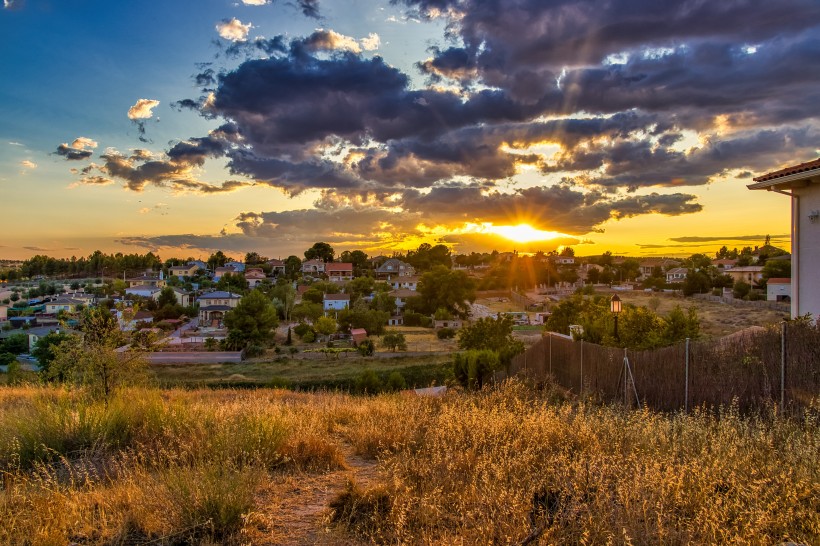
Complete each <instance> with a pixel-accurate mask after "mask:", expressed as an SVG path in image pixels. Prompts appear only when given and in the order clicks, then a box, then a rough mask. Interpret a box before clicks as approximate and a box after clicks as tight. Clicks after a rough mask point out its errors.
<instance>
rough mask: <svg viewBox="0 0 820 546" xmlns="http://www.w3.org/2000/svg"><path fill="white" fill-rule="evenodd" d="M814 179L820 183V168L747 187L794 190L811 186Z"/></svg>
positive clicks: (752, 188) (753, 188)
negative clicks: (787, 188) (807, 185)
mask: <svg viewBox="0 0 820 546" xmlns="http://www.w3.org/2000/svg"><path fill="white" fill-rule="evenodd" d="M813 178H817V179H818V181H820V167H818V168H816V169H811V170H809V171H803V172H799V173H794V174H789V175H786V176H779V177H777V178H772V179H770V180H763V181H761V182H757V183H755V184H749V185H747V186H746V187H747V188H749V189H750V190H770V189H774V188H782V187H789V188H794V187H799V186H803V185H806V184H809V183H810V182H812V180H811V179H813Z"/></svg>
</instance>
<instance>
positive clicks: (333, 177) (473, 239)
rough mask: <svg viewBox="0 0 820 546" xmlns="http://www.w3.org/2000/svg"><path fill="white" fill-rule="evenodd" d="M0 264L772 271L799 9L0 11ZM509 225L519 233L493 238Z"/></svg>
mask: <svg viewBox="0 0 820 546" xmlns="http://www.w3.org/2000/svg"><path fill="white" fill-rule="evenodd" d="M0 44H1V45H0V69H1V71H0V73H1V74H2V83H0V203H2V210H3V224H2V225H3V228H2V237H0V257H2V258H27V257H30V256H32V255H34V254H48V255H51V256H60V257H68V256H71V255H77V256H80V255H88V254H90V253H91V252H93V251H94V250H95V249H100V250H103V251H105V252H115V251H121V252H125V253H133V252H139V253H144V252H146V251H148V250H152V251H155V252H159V254H160V255H161V256H162V257H163V258H168V257H172V256H178V257H186V256H194V257H199V256H205V257H206V256H207V255H208V254H210V253H211V252H212V251H214V250H217V249H221V250H223V251H225V252H226V253H227V254H229V255H233V256H241V255H244V253H245V252H248V251H251V250H253V251H258V252H259V253H260V254H264V255H267V256H270V257H279V256H281V257H285V256H287V255H289V254H297V255H300V256H301V254H302V253H303V252H304V250H305V249H306V248H308V247H310V246H311V245H312V244H313V243H314V242H316V241H326V242H328V243H330V244H332V245H333V246H334V248H336V250H337V253H338V252H341V250H354V249H362V250H365V251H366V252H368V253H370V254H377V253H390V252H392V251H394V250H402V249H407V248H415V247H417V246H418V244H420V243H421V242H425V241H427V242H431V243H435V242H444V243H446V244H448V245H451V246H452V248H453V250H454V251H455V252H469V251H473V250H475V251H489V250H492V249H498V250H512V249H518V250H521V251H534V250H544V251H548V250H552V249H554V248H556V247H559V246H561V245H571V246H573V247H574V248H575V250H576V253H577V254H579V255H591V254H600V253H602V252H604V251H606V250H610V251H612V252H614V253H617V254H628V255H634V256H656V255H689V254H692V253H694V252H708V253H713V252H714V251H715V250H716V249H717V248H719V247H720V246H721V245H723V244H726V245H728V246H729V247H730V248H731V247H742V246H747V245H750V246H754V245H759V244H762V242H763V238H764V237H765V235H767V234H770V235H771V236H772V242H773V243H774V244H776V245H779V246H783V247H786V248H788V244H789V242H788V233H789V221H790V212H789V211H790V209H789V199H788V198H787V197H785V196H782V195H777V194H773V193H767V192H752V191H749V190H747V189H746V184H749V183H751V178H752V177H753V176H757V175H760V174H763V173H765V172H769V171H773V170H775V169H777V168H779V167H782V166H785V165H790V164H796V163H800V162H804V161H809V160H812V159H816V158H817V157H818V156H820V138H819V137H820V121H818V119H819V118H820V85H819V84H820V2H818V1H817V0H781V1H778V2H771V1H766V2H764V1H753V0H749V1H743V0H726V1H723V0H721V1H714V0H708V1H707V0H691V1H685V2H657V1H655V0H606V1H605V0H592V1H581V2H576V1H569V0H564V1H558V0H555V1H554V0H510V1H502V0H394V1H393V2H390V1H386V0H384V1H378V0H349V1H341V0H340V1H333V0H293V1H288V2H285V1H268V2H265V1H264V0H240V1H234V2H231V1H227V0H223V1H211V0H196V1H194V0H179V1H165V2H142V1H138V0H137V1H133V2H99V1H92V0H88V1H78V2H64V1H59V0H42V1H41V0H27V1H25V2H24V1H22V0H4V4H3V8H2V9H0ZM520 224H526V225H527V226H528V227H525V228H515V229H514V228H512V227H511V226H518V225H520Z"/></svg>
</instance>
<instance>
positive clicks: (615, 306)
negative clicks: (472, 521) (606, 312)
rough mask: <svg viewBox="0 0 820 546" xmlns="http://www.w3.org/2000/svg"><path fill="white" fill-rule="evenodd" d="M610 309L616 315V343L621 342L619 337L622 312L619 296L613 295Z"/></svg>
mask: <svg viewBox="0 0 820 546" xmlns="http://www.w3.org/2000/svg"><path fill="white" fill-rule="evenodd" d="M609 309H610V311H612V314H613V315H615V341H620V338H619V337H618V313H620V312H621V298H619V297H618V294H612V299H610V300H609Z"/></svg>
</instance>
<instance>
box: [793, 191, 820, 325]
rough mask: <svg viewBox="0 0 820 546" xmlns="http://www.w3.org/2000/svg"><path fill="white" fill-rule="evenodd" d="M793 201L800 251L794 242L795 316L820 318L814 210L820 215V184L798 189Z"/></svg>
mask: <svg viewBox="0 0 820 546" xmlns="http://www.w3.org/2000/svg"><path fill="white" fill-rule="evenodd" d="M793 191H794V195H796V196H798V199H792V214H793V221H794V219H796V222H795V223H796V224H797V248H796V249H795V248H794V246H795V241H792V283H794V282H795V281H794V279H795V278H797V308H795V305H794V298H792V316H801V315H805V314H806V313H811V316H812V317H813V318H814V319H818V318H820V283H818V282H817V275H818V274H820V218H818V219H817V220H815V221H814V222H812V220H811V219H810V218H809V215H810V214H811V213H812V211H818V212H820V184H817V183H814V184H809V185H808V186H806V187H803V188H795V189H794V190H793Z"/></svg>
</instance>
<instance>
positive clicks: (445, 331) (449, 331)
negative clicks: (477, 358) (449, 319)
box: [436, 328, 456, 339]
mask: <svg viewBox="0 0 820 546" xmlns="http://www.w3.org/2000/svg"><path fill="white" fill-rule="evenodd" d="M436 336H438V338H439V339H453V338H454V337H456V331H455V330H454V329H453V328H441V329H439V330H438V331H437V332H436Z"/></svg>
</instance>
